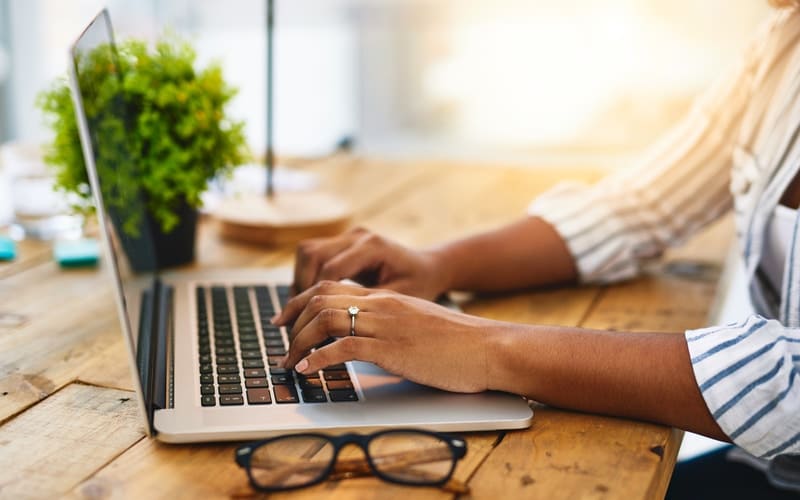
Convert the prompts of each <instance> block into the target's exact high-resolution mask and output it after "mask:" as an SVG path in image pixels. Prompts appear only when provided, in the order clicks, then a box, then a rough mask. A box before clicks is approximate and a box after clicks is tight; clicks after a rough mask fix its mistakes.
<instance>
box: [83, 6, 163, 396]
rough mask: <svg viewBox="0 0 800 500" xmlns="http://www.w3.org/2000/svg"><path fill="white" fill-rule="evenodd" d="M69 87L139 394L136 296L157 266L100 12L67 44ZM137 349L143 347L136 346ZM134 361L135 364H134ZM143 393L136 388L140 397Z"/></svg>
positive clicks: (129, 113) (107, 24)
mask: <svg viewBox="0 0 800 500" xmlns="http://www.w3.org/2000/svg"><path fill="white" fill-rule="evenodd" d="M70 56H71V59H72V60H71V62H72V67H71V70H72V71H71V83H72V93H73V103H74V104H75V112H76V113H75V114H76V119H77V125H78V131H79V133H80V136H81V144H82V147H83V159H84V163H85V164H86V168H87V173H88V175H89V180H90V184H91V189H92V191H93V194H94V200H95V205H96V208H97V212H98V221H99V222H100V224H101V226H102V228H103V229H104V230H103V231H102V233H103V238H104V239H105V243H106V248H107V249H108V252H107V253H108V255H109V257H110V261H111V262H110V266H111V270H112V272H113V275H114V278H115V281H116V286H117V289H118V294H117V295H118V305H119V309H120V316H121V320H122V327H123V330H124V331H125V334H126V336H127V337H128V341H129V348H130V353H131V354H132V357H133V359H132V360H131V361H132V362H133V364H134V365H135V366H138V367H139V370H138V375H139V380H138V382H139V384H140V387H139V388H137V389H139V391H140V393H142V391H141V387H142V386H143V387H147V384H146V380H145V379H146V378H147V377H146V375H144V374H143V370H142V355H143V353H139V352H138V351H137V347H138V344H139V343H140V342H139V340H138V339H139V329H140V326H141V325H140V320H139V319H140V318H141V317H142V316H143V315H142V308H143V307H145V304H146V300H144V299H143V294H146V293H147V291H148V290H150V289H151V286H152V284H153V283H154V276H155V270H156V269H157V268H158V262H157V259H156V253H155V251H154V245H153V238H152V235H153V232H152V227H153V225H154V223H153V221H152V220H151V219H150V217H149V216H148V215H147V210H146V207H145V197H144V196H143V195H142V192H141V190H140V189H139V187H138V185H139V183H138V182H137V178H138V177H137V174H138V172H137V155H136V154H135V153H136V151H135V150H134V147H132V144H131V142H130V141H131V138H132V137H133V135H132V134H131V133H130V131H131V130H132V127H133V125H134V124H135V120H136V119H137V113H136V110H135V108H134V107H133V106H132V105H131V103H130V102H128V100H127V99H126V97H125V94H124V93H123V92H122V85H123V84H124V78H125V75H124V66H122V65H121V64H120V62H121V61H120V54H119V53H118V51H117V47H116V45H115V43H114V37H113V31H112V27H111V21H110V18H109V15H108V12H107V11H106V10H104V11H102V12H101V13H100V14H98V15H97V17H96V18H95V19H94V21H92V23H91V24H90V25H89V26H88V27H87V28H86V30H85V31H84V32H83V34H82V35H81V36H80V37H79V38H78V40H77V41H76V42H75V43H74V44H73V46H72V48H71V51H70ZM143 350H144V349H143ZM135 360H138V361H139V362H138V363H137V362H135ZM146 392H147V391H144V393H146Z"/></svg>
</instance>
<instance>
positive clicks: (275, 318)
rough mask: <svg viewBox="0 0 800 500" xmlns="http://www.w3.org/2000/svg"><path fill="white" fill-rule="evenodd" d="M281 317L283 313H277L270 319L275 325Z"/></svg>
mask: <svg viewBox="0 0 800 500" xmlns="http://www.w3.org/2000/svg"><path fill="white" fill-rule="evenodd" d="M280 317H281V313H275V315H274V316H273V317H271V318H270V319H269V322H270V323H272V324H273V325H274V324H275V322H276V321H278V318H280Z"/></svg>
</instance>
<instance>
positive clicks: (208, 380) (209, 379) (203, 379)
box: [200, 373, 214, 384]
mask: <svg viewBox="0 0 800 500" xmlns="http://www.w3.org/2000/svg"><path fill="white" fill-rule="evenodd" d="M200 383H201V384H213V383H214V375H211V374H210V373H206V374H203V375H200Z"/></svg>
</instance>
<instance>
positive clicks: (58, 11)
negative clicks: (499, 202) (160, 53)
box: [0, 0, 769, 165]
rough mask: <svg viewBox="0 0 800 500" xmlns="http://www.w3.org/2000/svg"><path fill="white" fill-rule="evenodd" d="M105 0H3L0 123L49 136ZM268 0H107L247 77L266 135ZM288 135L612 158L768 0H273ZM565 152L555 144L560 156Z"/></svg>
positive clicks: (631, 146)
mask: <svg viewBox="0 0 800 500" xmlns="http://www.w3.org/2000/svg"><path fill="white" fill-rule="evenodd" d="M103 4H104V2H102V1H101V0H71V1H70V2H63V1H61V0H26V1H21V0H19V1H16V0H0V46H5V47H6V48H7V51H8V53H9V62H10V65H9V67H10V74H9V75H8V78H7V81H6V83H5V85H4V84H3V83H2V82H0V124H3V123H5V124H6V126H5V129H3V127H2V126H0V140H2V139H18V140H22V141H26V142H40V141H45V140H47V138H48V137H49V133H48V131H47V130H46V128H45V127H44V126H43V124H42V119H41V116H40V113H39V112H38V111H37V110H36V109H35V107H34V105H33V101H34V99H35V96H36V94H37V93H38V92H39V91H40V90H41V89H42V88H44V87H45V86H46V85H47V82H49V81H51V80H52V79H53V78H54V77H56V76H57V75H58V74H62V73H63V72H64V69H65V67H66V47H67V46H68V44H69V42H70V41H71V40H72V39H73V38H74V37H75V36H76V34H77V33H78V31H79V30H80V28H81V26H82V25H83V24H84V23H85V22H86V21H87V20H88V19H89V18H90V17H91V16H92V15H93V14H94V13H95V12H96V11H97V10H98V9H99V8H100V7H101V6H102V5H103ZM264 4H265V2H264V1H260V0H229V1H226V2H219V1H217V0H142V1H138V2H126V1H124V0H111V1H110V2H109V7H110V10H111V13H112V16H113V18H114V21H115V25H116V26H115V27H116V29H117V31H118V32H119V33H120V34H121V36H123V37H124V36H137V37H147V38H153V37H155V36H156V35H157V34H158V33H160V32H161V31H163V30H164V29H165V28H169V29H171V30H173V31H177V32H178V33H179V34H183V35H184V36H187V37H189V38H190V39H191V40H192V41H193V42H194V43H195V45H196V47H197V49H198V53H199V58H200V60H201V62H202V63H206V62H208V61H210V60H220V61H222V63H223V65H224V69H225V73H226V75H227V78H228V79H229V81H231V82H232V83H233V84H234V85H236V86H238V87H239V88H240V95H239V97H238V98H237V99H236V101H235V102H234V103H233V104H232V106H231V108H230V112H231V113H232V114H233V115H235V116H236V117H239V118H243V119H245V120H246V121H247V123H248V138H249V141H250V143H251V145H252V147H253V149H254V151H256V152H261V151H263V149H264V129H265V106H266V105H265V97H264V86H265V76H264V73H265V71H264V57H265V50H264V46H265V42H264V24H265V21H264ZM276 7H277V10H278V19H277V34H276V60H277V61H276V110H275V116H276V126H277V128H276V137H277V144H278V149H279V151H280V152H282V153H286V154H294V155H303V154H314V155H316V154H323V153H326V152H329V151H331V150H332V149H333V148H335V146H336V144H337V143H338V142H340V141H341V140H342V139H343V138H353V139H355V143H356V145H357V147H358V148H360V150H361V151H363V152H367V153H371V154H382V155H402V156H444V157H455V158H464V157H468V158H471V159H483V160H486V161H488V162H491V161H496V160H497V161H499V160H504V159H508V158H517V159H520V160H521V161H522V162H524V163H531V164H536V163H542V162H543V161H544V160H543V159H545V158H546V159H547V161H545V163H546V162H549V161H554V160H558V159H565V160H564V161H572V159H573V158H575V157H581V158H585V159H586V160H587V161H593V162H596V163H599V164H611V165H616V164H618V163H620V162H619V161H617V160H618V158H621V157H628V156H630V155H631V154H632V153H635V152H637V151H639V150H640V149H642V148H643V147H644V146H646V145H647V144H648V143H650V142H651V141H652V140H654V139H655V138H656V137H657V136H658V135H659V134H661V133H662V132H663V131H664V130H665V129H666V128H667V127H668V126H669V125H670V124H672V123H674V122H675V121H676V120H677V119H678V118H679V117H680V116H681V115H682V114H683V113H684V112H685V111H686V109H687V107H688V106H689V104H690V103H691V100H692V98H693V97H694V96H695V95H696V94H697V93H699V92H700V91H701V90H702V89H703V88H704V87H705V86H706V85H708V84H709V82H710V81H711V80H712V79H713V78H715V76H716V75H718V74H720V73H721V72H722V71H724V70H725V68H727V67H729V66H730V65H731V63H732V62H733V61H734V60H735V59H736V57H737V55H738V53H739V51H740V50H741V49H742V47H743V46H744V45H745V43H746V41H747V39H748V38H749V37H750V36H751V33H752V32H753V31H754V29H755V28H756V26H757V25H758V24H759V22H761V21H762V20H763V19H764V18H765V17H766V16H767V14H768V11H769V8H768V7H767V2H766V0H742V1H737V2H731V1H730V0H705V1H703V2H697V1H695V0H276ZM556 163H557V161H556Z"/></svg>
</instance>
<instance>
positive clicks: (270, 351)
mask: <svg viewBox="0 0 800 500" xmlns="http://www.w3.org/2000/svg"><path fill="white" fill-rule="evenodd" d="M267 356H286V349H284V348H283V347H267Z"/></svg>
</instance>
